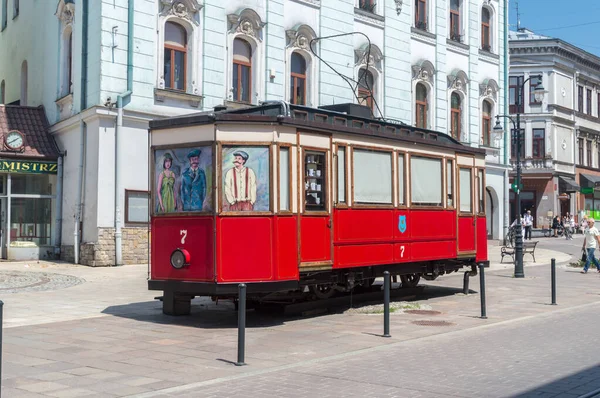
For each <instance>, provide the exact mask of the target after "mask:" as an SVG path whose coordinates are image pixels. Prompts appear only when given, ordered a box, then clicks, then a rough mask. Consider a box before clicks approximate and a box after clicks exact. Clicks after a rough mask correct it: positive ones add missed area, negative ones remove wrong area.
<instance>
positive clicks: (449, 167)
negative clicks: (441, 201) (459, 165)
mask: <svg viewBox="0 0 600 398" xmlns="http://www.w3.org/2000/svg"><path fill="white" fill-rule="evenodd" d="M446 187H447V189H448V191H447V192H448V193H447V199H446V205H447V206H448V207H454V163H453V162H452V161H451V160H448V161H447V162H446Z"/></svg>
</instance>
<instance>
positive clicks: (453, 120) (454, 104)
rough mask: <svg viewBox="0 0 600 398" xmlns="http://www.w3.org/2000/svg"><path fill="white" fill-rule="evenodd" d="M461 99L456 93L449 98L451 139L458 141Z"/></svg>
mask: <svg viewBox="0 0 600 398" xmlns="http://www.w3.org/2000/svg"><path fill="white" fill-rule="evenodd" d="M460 122H461V99H460V95H458V93H452V95H451V96H450V129H451V134H452V138H454V139H455V140H457V141H460V124H461V123H460Z"/></svg>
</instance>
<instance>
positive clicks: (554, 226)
mask: <svg viewBox="0 0 600 398" xmlns="http://www.w3.org/2000/svg"><path fill="white" fill-rule="evenodd" d="M559 228H560V216H556V217H554V219H553V220H552V229H553V230H554V235H552V236H553V237H555V238H558V229H559Z"/></svg>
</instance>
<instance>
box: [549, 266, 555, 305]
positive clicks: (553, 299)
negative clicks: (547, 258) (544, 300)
mask: <svg viewBox="0 0 600 398" xmlns="http://www.w3.org/2000/svg"><path fill="white" fill-rule="evenodd" d="M550 264H551V265H550V268H551V272H552V305H556V259H554V258H553V259H552V262H551V263H550Z"/></svg>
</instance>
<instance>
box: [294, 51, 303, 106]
mask: <svg viewBox="0 0 600 398" xmlns="http://www.w3.org/2000/svg"><path fill="white" fill-rule="evenodd" d="M290 103H292V104H296V105H306V60H305V59H304V57H303V56H302V55H300V54H299V53H297V52H293V53H292V59H291V75H290Z"/></svg>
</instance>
